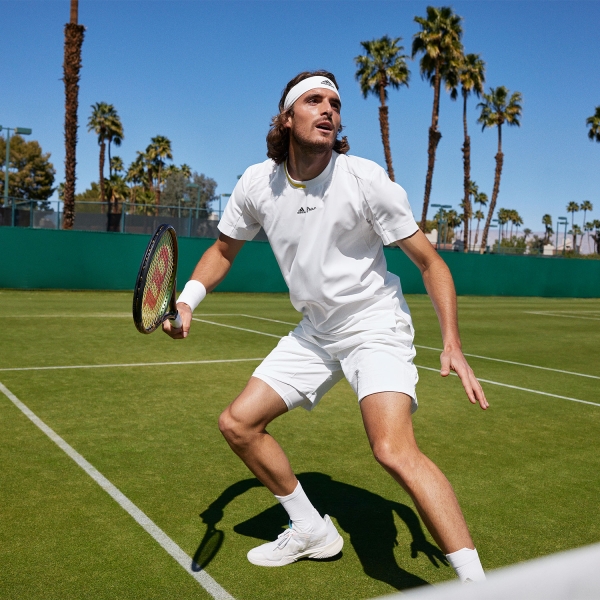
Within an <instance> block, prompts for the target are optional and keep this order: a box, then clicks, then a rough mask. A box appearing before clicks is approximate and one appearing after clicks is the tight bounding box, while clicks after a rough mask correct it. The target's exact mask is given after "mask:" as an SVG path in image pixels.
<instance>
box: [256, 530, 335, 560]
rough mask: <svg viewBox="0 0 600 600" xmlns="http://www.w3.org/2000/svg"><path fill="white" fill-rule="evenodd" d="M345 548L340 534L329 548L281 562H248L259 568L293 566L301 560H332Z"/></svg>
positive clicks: (298, 555) (309, 551) (305, 553)
mask: <svg viewBox="0 0 600 600" xmlns="http://www.w3.org/2000/svg"><path fill="white" fill-rule="evenodd" d="M343 547H344V538H343V537H342V536H341V535H339V534H338V536H337V539H335V540H334V541H333V542H330V543H329V544H327V546H322V547H321V548H313V549H312V550H307V551H306V552H300V553H298V554H296V555H294V556H288V557H287V558H282V559H281V560H279V561H277V562H275V561H272V560H265V561H262V560H260V559H251V558H250V557H248V560H249V561H250V562H251V563H252V564H253V565H258V566H259V567H284V566H285V565H291V564H292V563H294V562H296V561H297V560H300V559H301V558H305V557H308V558H316V559H319V558H331V557H332V556H335V555H336V554H339V553H340V552H341V550H342V548H343Z"/></svg>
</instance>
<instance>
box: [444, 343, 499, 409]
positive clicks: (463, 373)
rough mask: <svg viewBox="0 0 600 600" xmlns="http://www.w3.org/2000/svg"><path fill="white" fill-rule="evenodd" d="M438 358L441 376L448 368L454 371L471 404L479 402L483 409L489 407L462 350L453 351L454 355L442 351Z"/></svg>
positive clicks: (445, 373)
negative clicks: (440, 364) (440, 365)
mask: <svg viewBox="0 0 600 600" xmlns="http://www.w3.org/2000/svg"><path fill="white" fill-rule="evenodd" d="M440 360H441V363H442V369H441V371H440V374H441V375H442V377H446V376H447V375H448V374H449V372H450V370H452V371H454V372H455V373H456V374H457V375H458V377H459V378H460V381H461V383H462V385H463V387H464V389H465V392H466V394H467V397H468V398H469V402H471V404H479V406H480V407H481V408H482V409H483V410H486V409H487V408H489V403H488V401H487V398H486V397H485V393H484V391H483V388H482V387H481V384H480V383H479V381H478V380H477V377H475V373H473V369H471V367H470V366H469V363H468V362H467V361H466V359H465V357H464V356H463V354H462V352H459V353H458V354H456V353H454V355H451V353H445V352H444V353H442V356H441V358H440Z"/></svg>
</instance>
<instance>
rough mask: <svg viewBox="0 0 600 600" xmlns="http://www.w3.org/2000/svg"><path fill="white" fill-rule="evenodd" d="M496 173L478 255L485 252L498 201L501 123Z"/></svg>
mask: <svg viewBox="0 0 600 600" xmlns="http://www.w3.org/2000/svg"><path fill="white" fill-rule="evenodd" d="M495 158H496V173H495V175H494V189H493V190H492V200H491V201H490V209H489V211H488V215H487V219H486V220H485V226H484V228H483V234H482V236H481V248H480V250H479V253H480V254H483V253H484V252H485V247H486V245H487V239H488V234H489V231H490V225H491V224H492V217H493V216H494V210H495V209H496V200H497V199H498V193H499V192H500V177H501V176H502V164H503V163H504V154H503V153H502V123H501V122H500V123H498V152H497V154H496V157H495Z"/></svg>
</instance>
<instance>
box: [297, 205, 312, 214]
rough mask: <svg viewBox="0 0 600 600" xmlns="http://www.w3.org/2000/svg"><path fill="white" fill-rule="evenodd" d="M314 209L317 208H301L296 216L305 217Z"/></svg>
mask: <svg viewBox="0 0 600 600" xmlns="http://www.w3.org/2000/svg"><path fill="white" fill-rule="evenodd" d="M315 208H317V207H316V206H307V207H306V209H304V208H301V209H300V210H299V211H298V212H297V213H296V214H297V215H305V214H306V213H309V212H310V211H311V210H315Z"/></svg>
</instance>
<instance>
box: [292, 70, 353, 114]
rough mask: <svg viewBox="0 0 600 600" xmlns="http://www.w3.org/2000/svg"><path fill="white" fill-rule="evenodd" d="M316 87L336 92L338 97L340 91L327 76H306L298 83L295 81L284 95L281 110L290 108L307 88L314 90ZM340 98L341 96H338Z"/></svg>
mask: <svg viewBox="0 0 600 600" xmlns="http://www.w3.org/2000/svg"><path fill="white" fill-rule="evenodd" d="M316 88H326V89H330V90H332V91H334V92H335V93H336V94H337V97H338V98H340V93H339V92H338V90H337V88H336V87H335V84H334V83H333V81H331V79H329V78H328V77H323V76H322V75H317V76H316V77H308V78H307V79H303V80H302V81H301V82H300V83H297V84H296V85H295V86H294V87H293V88H292V89H291V90H290V91H289V92H288V94H287V96H286V97H285V101H284V103H283V111H284V112H285V111H286V110H288V108H291V107H292V106H293V104H294V102H296V100H298V98H300V96H302V94H306V92H308V91H309V90H314V89H316ZM340 100H341V98H340Z"/></svg>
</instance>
